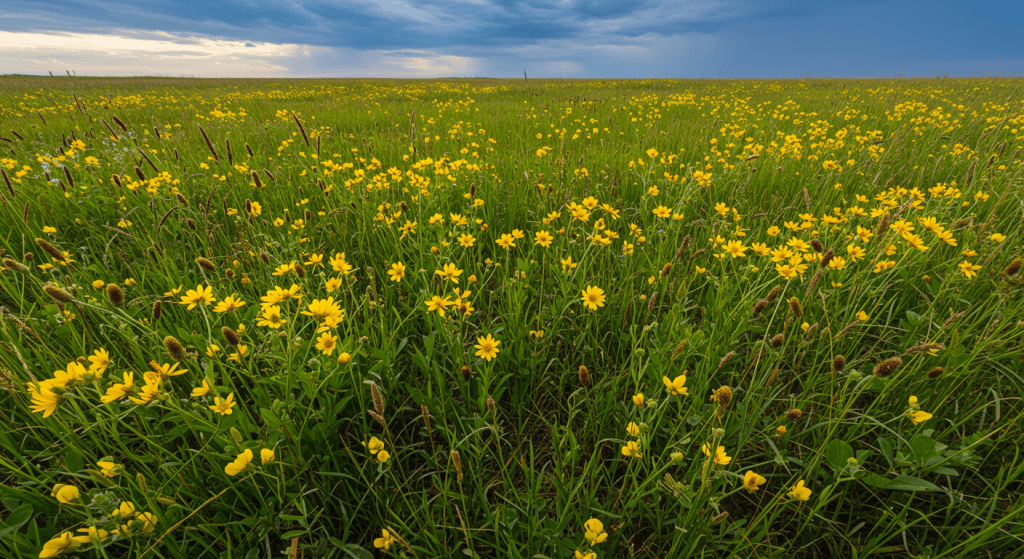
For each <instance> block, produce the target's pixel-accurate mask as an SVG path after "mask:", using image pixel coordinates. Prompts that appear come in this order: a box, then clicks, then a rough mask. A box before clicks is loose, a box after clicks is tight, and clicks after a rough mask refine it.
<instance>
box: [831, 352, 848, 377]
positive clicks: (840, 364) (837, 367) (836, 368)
mask: <svg viewBox="0 0 1024 559" xmlns="http://www.w3.org/2000/svg"><path fill="white" fill-rule="evenodd" d="M845 368H846V358H845V357H843V356H842V355H836V356H835V357H834V358H833V359H832V371H833V372H836V373H838V372H840V371H842V370H843V369H845Z"/></svg>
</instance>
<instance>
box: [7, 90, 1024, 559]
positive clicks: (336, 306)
mask: <svg viewBox="0 0 1024 559" xmlns="http://www.w3.org/2000/svg"><path fill="white" fill-rule="evenodd" d="M0 83H2V84H3V85H4V87H3V88H2V89H0V136H2V138H3V139H0V147H3V148H4V150H5V152H4V154H3V156H2V157H3V159H2V160H0V166H2V167H3V170H4V174H5V177H4V181H5V184H4V185H3V187H4V190H3V192H2V193H3V196H4V200H3V202H2V203H0V206H2V208H3V209H2V211H3V215H4V221H3V225H2V229H0V232H2V233H3V240H2V241H0V249H2V252H3V257H4V267H3V273H2V274H0V305H2V310H0V315H2V318H3V320H2V325H3V327H2V329H0V341H2V344H0V378H2V381H3V387H4V392H3V393H2V395H0V399H2V403H3V405H2V406H0V410H2V411H0V414H2V416H0V417H2V418H3V420H4V425H5V426H4V427H3V428H2V429H0V448H2V449H3V453H2V455H0V460H2V462H0V463H2V465H3V484H2V485H0V504H2V505H3V507H2V510H3V512H2V513H0V517H2V520H3V524H4V526H3V527H0V545H2V546H3V549H4V552H3V553H4V555H5V556H11V557H21V556H25V557H30V556H31V557H47V556H53V555H55V554H57V553H65V554H72V553H77V554H78V555H81V556H98V557H235V556H242V557H246V558H250V557H252V558H255V557H277V556H282V555H284V556H288V557H311V556H312V557H357V558H362V557H367V556H373V555H376V554H381V555H394V556H404V557H455V556H463V555H465V556H469V557H524V558H525V557H583V558H593V557H600V558H604V557H627V556H665V557H686V556H700V557H723V558H726V557H847V556H850V557H867V556H872V555H877V556H883V555H892V556H915V557H985V556H991V557H996V556H1003V557H1006V556H1011V555H1012V554H1013V550H1014V549H1020V547H1021V545H1022V537H1024V527H1022V523H1021V518H1020V513H1021V511H1022V508H1024V501H1022V499H1021V496H1020V495H1021V492H1020V487H1021V485H1020V484H1021V480H1022V474H1024V458H1022V456H1021V447H1020V441H1021V435H1022V429H1021V427H1022V421H1021V412H1022V410H1024V407H1022V405H1021V402H1020V394H1021V390H1022V388H1024V381H1022V378H1021V374H1020V371H1021V342H1022V326H1021V324H1022V323H1021V321H1020V320H1019V313H1020V311H1021V310H1022V306H1024V304H1022V302H1021V294H1022V291H1021V282H1020V276H1021V275H1020V273H1019V269H1020V260H1019V256H1020V253H1019V246H1020V245H1019V243H1020V235H1021V222H1022V213H1024V212H1022V203H1021V197H1020V193H1021V185H1022V166H1021V161H1022V158H1021V149H1022V147H1021V146H1022V144H1024V116H1021V109H1022V108H1024V97H1022V95H1021V88H1020V84H1021V82H1020V80H1009V79H1005V80H1002V79H987V80H907V81H858V80H850V81H817V80H805V81H745V82H732V81H576V82H566V81H543V80H534V81H533V82H529V83H528V84H527V83H525V82H516V81H501V80H443V81H397V80H391V81H387V80H373V81H362V80H318V81H262V80H162V79H147V80H114V79H87V78H60V79H57V78H53V79H27V78H2V81H0ZM512 243H514V246H513V244H512ZM399 280H400V281H399ZM456 289H457V291H456ZM242 303H244V304H242ZM190 307H191V308H190ZM129 375H130V376H131V378H132V380H131V382H129V381H128V376H129ZM90 530H91V531H90ZM375 549H376V550H377V551H373V550H375Z"/></svg>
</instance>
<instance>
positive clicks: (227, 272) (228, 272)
mask: <svg viewBox="0 0 1024 559" xmlns="http://www.w3.org/2000/svg"><path fill="white" fill-rule="evenodd" d="M224 276H225V277H227V278H228V279H235V271H234V270H232V269H231V268H228V269H227V270H224Z"/></svg>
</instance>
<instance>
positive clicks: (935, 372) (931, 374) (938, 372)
mask: <svg viewBox="0 0 1024 559" xmlns="http://www.w3.org/2000/svg"><path fill="white" fill-rule="evenodd" d="M944 370H945V369H943V368H942V367H935V368H934V369H931V370H930V371H928V372H927V373H925V374H926V375H928V378H939V377H940V376H942V371H944Z"/></svg>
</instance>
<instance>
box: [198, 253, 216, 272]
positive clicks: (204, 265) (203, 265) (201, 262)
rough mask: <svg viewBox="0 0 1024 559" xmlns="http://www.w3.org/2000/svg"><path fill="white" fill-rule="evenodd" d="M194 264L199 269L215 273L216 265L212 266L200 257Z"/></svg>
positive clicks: (211, 263) (212, 264)
mask: <svg viewBox="0 0 1024 559" xmlns="http://www.w3.org/2000/svg"><path fill="white" fill-rule="evenodd" d="M196 264H199V267H200V268H202V269H204V270H206V271H207V272H216V271H217V265H216V264H214V263H213V262H210V261H209V260H207V259H205V258H203V257H202V256H200V257H199V258H196Z"/></svg>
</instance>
